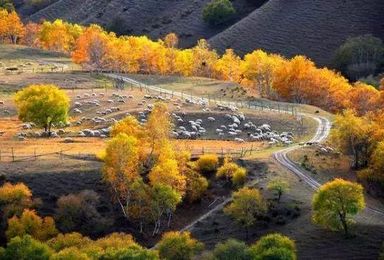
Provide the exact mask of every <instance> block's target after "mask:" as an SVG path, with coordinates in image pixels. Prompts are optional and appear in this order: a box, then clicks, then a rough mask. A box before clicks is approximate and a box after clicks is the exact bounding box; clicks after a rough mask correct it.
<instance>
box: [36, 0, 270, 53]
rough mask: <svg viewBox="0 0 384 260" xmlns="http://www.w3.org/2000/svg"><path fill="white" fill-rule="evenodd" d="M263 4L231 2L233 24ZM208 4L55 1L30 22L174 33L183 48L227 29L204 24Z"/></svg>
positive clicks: (197, 0)
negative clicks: (70, 23)
mask: <svg viewBox="0 0 384 260" xmlns="http://www.w3.org/2000/svg"><path fill="white" fill-rule="evenodd" d="M265 1H266V0H257V1H248V0H234V1H233V3H234V6H235V8H236V9H237V10H238V12H237V13H238V14H237V17H236V18H235V19H234V21H233V22H236V21H237V20H240V19H241V18H243V17H245V16H247V15H248V14H249V13H251V12H252V11H253V10H254V9H255V8H257V7H258V6H260V5H261V4H262V3H264V2H265ZM208 2H210V0H58V1H57V2H55V3H53V4H51V5H49V6H48V7H46V8H45V9H43V10H40V11H38V12H37V13H35V14H33V15H31V16H30V17H29V19H30V20H33V21H40V20H42V19H47V20H53V19H56V18H62V19H65V20H68V21H71V22H76V23H82V24H90V23H97V24H100V25H102V26H104V27H106V28H108V27H110V26H111V25H112V24H113V27H115V28H116V27H118V30H117V31H118V32H120V33H123V34H136V35H143V34H145V35H148V36H150V37H152V38H154V39H157V38H159V37H163V36H164V35H166V34H167V33H169V32H175V33H177V34H178V35H179V36H180V39H181V44H182V46H191V45H194V44H195V43H196V41H197V40H198V39H201V38H210V37H212V36H214V35H215V34H217V33H219V32H220V31H222V30H224V29H226V27H227V26H223V27H221V28H211V27H209V26H208V25H206V24H205V23H204V22H203V19H202V9H203V8H204V6H205V4H206V3H208ZM115 31H116V30H115Z"/></svg>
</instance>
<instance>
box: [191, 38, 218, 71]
mask: <svg viewBox="0 0 384 260" xmlns="http://www.w3.org/2000/svg"><path fill="white" fill-rule="evenodd" d="M191 50H192V53H193V70H192V74H193V75H194V76H202V77H212V75H213V72H214V66H215V64H216V62H217V59H218V55H217V53H216V51H214V50H211V49H210V46H209V44H208V42H207V41H206V40H203V39H202V40H199V41H198V42H197V45H196V46H195V47H193V48H192V49H191Z"/></svg>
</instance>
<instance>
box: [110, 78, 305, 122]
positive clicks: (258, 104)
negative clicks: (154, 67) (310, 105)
mask: <svg viewBox="0 0 384 260" xmlns="http://www.w3.org/2000/svg"><path fill="white" fill-rule="evenodd" d="M104 75H106V76H107V77H110V78H112V79H115V80H117V81H123V82H125V85H128V87H131V88H133V87H136V88H139V89H140V90H141V91H143V90H145V91H146V92H147V93H155V94H158V95H159V96H162V97H165V98H166V97H172V98H173V97H176V96H177V97H180V98H181V99H189V100H191V101H192V102H193V101H197V102H199V101H206V102H207V103H208V104H216V105H223V106H227V107H233V106H236V107H238V108H248V109H254V110H259V111H273V112H278V113H285V114H291V115H293V116H297V115H298V114H299V111H298V110H299V109H298V107H297V106H296V105H295V104H291V103H284V102H278V101H270V100H261V99H260V100H254V101H251V100H248V101H228V100H222V99H221V98H220V99H216V98H214V97H211V96H210V95H206V96H205V97H202V96H196V95H193V94H192V93H185V92H183V91H180V92H179V91H173V90H168V89H164V88H160V87H156V86H152V85H147V84H144V83H141V82H139V81H136V80H133V79H131V78H128V77H125V76H118V75H115V74H104Z"/></svg>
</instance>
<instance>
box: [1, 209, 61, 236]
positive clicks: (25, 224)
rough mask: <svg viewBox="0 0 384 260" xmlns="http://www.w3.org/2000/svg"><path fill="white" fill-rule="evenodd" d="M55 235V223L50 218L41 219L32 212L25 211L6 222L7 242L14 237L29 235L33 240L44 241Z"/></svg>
mask: <svg viewBox="0 0 384 260" xmlns="http://www.w3.org/2000/svg"><path fill="white" fill-rule="evenodd" d="M56 234H57V229H56V226H55V221H54V220H53V218H51V217H45V218H41V217H39V216H38V215H37V214H36V212H35V211H34V210H28V209H25V210H24V212H23V214H22V215H21V216H20V218H19V217H17V216H13V217H12V218H10V219H9V220H8V229H7V231H6V236H7V238H8V240H10V239H11V238H13V237H16V236H20V237H22V236H24V235H31V236H32V237H33V238H35V239H38V240H41V241H45V240H47V239H49V238H51V237H53V236H55V235H56Z"/></svg>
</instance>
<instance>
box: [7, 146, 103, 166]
mask: <svg viewBox="0 0 384 260" xmlns="http://www.w3.org/2000/svg"><path fill="white" fill-rule="evenodd" d="M68 151H69V150H66V151H64V150H60V151H56V152H50V153H37V150H36V149H35V150H34V152H32V153H26V152H20V151H17V150H16V149H14V148H10V149H6V150H4V149H3V150H0V163H1V162H33V161H37V160H39V159H59V160H66V159H77V160H87V161H96V160H98V159H97V157H96V155H93V154H83V153H72V154H71V153H67V152H68Z"/></svg>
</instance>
